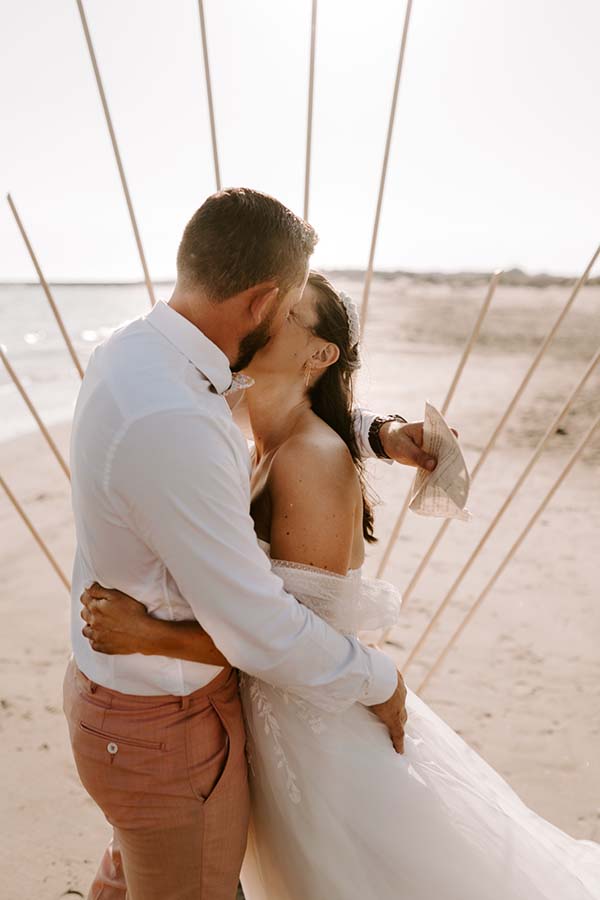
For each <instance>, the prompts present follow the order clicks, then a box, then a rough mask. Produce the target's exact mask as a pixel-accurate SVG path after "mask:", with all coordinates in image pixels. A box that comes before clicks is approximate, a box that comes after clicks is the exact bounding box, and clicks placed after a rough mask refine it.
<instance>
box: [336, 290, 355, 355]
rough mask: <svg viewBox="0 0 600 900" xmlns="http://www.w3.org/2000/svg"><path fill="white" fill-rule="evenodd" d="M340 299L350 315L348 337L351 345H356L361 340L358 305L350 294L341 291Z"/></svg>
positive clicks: (348, 315)
mask: <svg viewBox="0 0 600 900" xmlns="http://www.w3.org/2000/svg"><path fill="white" fill-rule="evenodd" d="M338 296H339V298H340V301H341V303H342V305H343V307H344V309H345V310H346V316H347V317H348V338H349V341H350V346H351V347H355V346H356V345H357V344H358V342H359V340H360V317H359V315H358V306H357V305H356V303H355V302H354V300H353V299H352V297H349V296H348V294H345V293H344V292H343V291H340V292H339V294H338Z"/></svg>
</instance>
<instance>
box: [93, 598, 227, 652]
mask: <svg viewBox="0 0 600 900" xmlns="http://www.w3.org/2000/svg"><path fill="white" fill-rule="evenodd" d="M81 602H82V604H83V609H82V611H81V618H82V619H84V620H85V623H86V624H85V627H84V628H83V634H84V635H85V637H86V638H87V639H88V640H89V642H90V644H91V645H92V649H93V650H96V651H97V652H98V653H109V654H114V653H123V654H127V653H143V654H145V655H146V656H169V657H171V658H172V659H187V660H191V662H199V663H204V664H205V665H208V666H227V665H229V663H228V661H227V659H226V658H225V657H224V656H223V654H222V653H221V651H220V650H219V649H218V648H217V647H215V644H214V642H213V640H212V638H211V636H210V635H209V634H207V633H206V632H205V631H204V629H203V628H202V627H201V626H200V625H199V624H198V622H196V621H194V620H192V621H185V622H165V621H164V620H163V619H155V618H154V617H153V616H151V615H149V614H148V610H147V609H146V607H145V606H144V604H143V603H138V601H137V600H134V598H133V597H130V596H129V595H128V594H124V593H123V592H122V591H115V590H110V589H109V588H104V587H102V586H101V585H99V584H97V583H94V584H93V585H92V586H91V587H89V588H87V590H85V591H84V592H83V594H82V595H81Z"/></svg>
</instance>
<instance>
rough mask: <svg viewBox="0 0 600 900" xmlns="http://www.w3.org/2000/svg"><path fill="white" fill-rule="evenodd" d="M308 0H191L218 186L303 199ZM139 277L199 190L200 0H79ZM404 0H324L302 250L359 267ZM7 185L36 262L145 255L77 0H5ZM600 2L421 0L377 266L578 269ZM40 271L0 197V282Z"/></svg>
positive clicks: (0, 99)
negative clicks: (206, 58) (206, 68)
mask: <svg viewBox="0 0 600 900" xmlns="http://www.w3.org/2000/svg"><path fill="white" fill-rule="evenodd" d="M310 5H311V4H310V0H205V9H206V16H207V27H208V37H209V48H210V57H211V68H212V78H213V89H214V100H215V109H216V119H217V129H218V140H219V148H220V157H221V171H222V178H223V183H224V184H225V185H247V186H250V187H255V188H258V189H261V190H264V191H268V192H270V193H272V194H274V195H275V196H277V197H279V198H280V199H281V200H282V201H283V202H285V203H287V204H288V205H289V206H291V207H292V208H293V209H294V210H296V211H297V212H300V213H301V212H302V197H303V179H304V143H305V128H306V106H307V74H308V49H309V26H310ZM85 7H86V11H87V14H88V21H89V24H90V28H91V31H92V36H93V39H94V43H95V46H96V51H97V54H98V59H99V64H100V69H101V72H102V75H103V79H104V84H105V88H106V91H107V95H108V100H109V104H110V107H111V111H112V114H113V120H114V124H115V128H116V132H117V137H118V139H119V143H120V146H121V152H122V156H123V160H124V165H125V170H126V172H127V175H128V178H129V184H130V189H131V193H132V196H133V201H134V206H135V208H136V212H137V216H138V222H139V225H140V230H141V233H142V239H143V242H144V246H145V249H146V255H147V258H148V263H149V267H150V271H151V274H152V276H153V277H154V278H156V279H159V278H169V277H172V276H173V274H174V270H175V265H174V262H175V252H176V247H177V243H178V240H179V237H180V234H181V231H182V229H183V226H184V225H185V222H186V221H187V219H188V218H189V217H190V215H191V214H192V213H193V211H194V210H195V209H196V208H197V207H198V206H199V205H200V203H201V202H202V201H203V199H204V198H205V197H206V196H207V195H208V194H209V193H211V192H212V191H213V190H214V174H213V166H212V155H211V148H210V132H209V122H208V113H207V104H206V95H205V88H204V75H203V69H202V56H201V44H200V29H199V22H198V6H197V3H196V0H85ZM404 8H405V5H404V2H403V0H370V2H365V0H319V21H318V37H317V60H316V86H315V91H316V93H315V118H314V145H313V179H312V192H311V209H310V219H311V221H312V223H313V224H314V225H315V227H316V228H317V231H318V232H319V234H320V237H321V242H320V244H319V247H318V249H317V254H316V256H315V260H314V262H315V264H316V265H320V266H323V267H336V266H337V267H351V268H363V267H364V266H365V265H366V261H367V258H368V250H369V242H370V234H371V228H372V223H373V215H374V210H375V201H376V191H377V186H378V181H379V174H380V169H381V160H382V156H383V148H384V141H385V134H386V128H387V118H388V113H389V105H390V100H391V94H392V88H393V79H394V73H395V67H396V63H397V57H398V50H399V45H400V37H401V31H402V22H403V17H404ZM0 35H1V37H0V46H1V53H0V109H1V121H2V140H1V141H0V189H1V191H2V195H5V194H6V193H7V192H8V191H10V192H11V193H12V195H13V198H14V200H15V202H16V204H17V207H18V208H19V211H20V213H21V216H22V218H23V220H24V222H25V224H26V227H27V228H28V230H29V233H30V237H31V239H32V242H33V244H34V247H35V248H36V250H37V252H38V254H39V257H40V262H41V264H42V266H43V268H44V270H45V273H46V275H47V276H48V278H50V279H67V280H71V279H73V280H74V279H102V278H107V279H115V280H119V279H136V278H138V277H141V269H140V265H139V260H138V257H137V254H136V250H135V245H134V241H133V237H132V233H131V228H130V224H129V219H128V216H127V212H126V208H125V203H124V200H123V196H122V193H121V187H120V183H119V180H118V176H117V171H116V167H115V163H114V159H113V156H112V149H111V147H110V143H109V140H108V135H107V130H106V126H105V122H104V118H103V115H102V110H101V106H100V102H99V99H98V96H97V92H96V86H95V83H94V80H93V74H92V69H91V65H90V62H89V58H88V55H87V49H86V46H85V42H84V39H83V32H82V29H81V25H80V22H79V16H78V13H77V7H76V3H75V0H0ZM599 37H600V4H599V3H598V2H596V0H569V2H565V0H500V2H499V0H414V6H413V16H412V22H411V27H410V32H409V37H408V46H407V54H406V60H405V67H404V76H403V80H402V85H401V89H400V98H399V102H398V109H397V115H396V125H395V132H394V141H393V145H392V153H391V158H390V166H389V174H388V182H387V189H386V194H385V199H384V207H383V216H382V221H381V229H380V239H379V244H378V250H377V255H376V260H375V264H376V268H388V269H390V268H403V269H416V270H427V269H440V270H458V269H476V270H490V269H493V268H496V267H499V266H502V267H511V266H521V267H523V268H525V269H527V270H528V271H541V270H545V271H550V272H556V273H567V274H577V273H579V272H580V271H581V270H582V269H583V268H584V267H585V264H586V263H587V261H588V259H589V257H590V256H591V254H592V253H593V250H594V248H595V246H596V245H597V244H598V242H600V126H599V121H598V120H599V117H598V97H599V96H600V53H599V52H598V39H599ZM18 278H24V279H27V280H29V279H34V278H35V275H34V272H33V270H32V267H31V264H30V262H29V258H28V256H27V255H26V251H25V249H24V247H23V246H22V243H21V239H20V237H19V235H18V233H17V231H16V226H15V225H14V222H13V220H12V216H11V214H10V211H9V209H8V206H7V204H6V202H5V200H4V197H3V196H2V197H1V198H0V279H18Z"/></svg>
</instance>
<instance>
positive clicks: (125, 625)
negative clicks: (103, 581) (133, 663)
mask: <svg viewBox="0 0 600 900" xmlns="http://www.w3.org/2000/svg"><path fill="white" fill-rule="evenodd" d="M81 602H82V604H83V609H82V611H81V618H82V619H84V621H85V623H86V625H85V627H84V628H83V630H82V631H83V634H84V635H85V637H86V638H87V639H88V640H89V642H90V644H91V645H92V649H93V650H96V651H97V652H98V653H109V654H113V653H143V652H146V650H147V646H148V636H146V631H148V632H150V629H149V628H148V623H149V622H150V621H152V620H151V619H150V616H149V615H148V611H147V609H146V607H145V606H144V604H143V603H138V601H137V600H134V599H133V597H130V596H129V595H128V594H123V593H122V592H121V591H113V590H109V589H108V588H103V587H102V586H101V585H99V584H97V583H94V584H93V585H92V586H91V587H89V588H87V590H85V591H84V592H83V594H82V595H81Z"/></svg>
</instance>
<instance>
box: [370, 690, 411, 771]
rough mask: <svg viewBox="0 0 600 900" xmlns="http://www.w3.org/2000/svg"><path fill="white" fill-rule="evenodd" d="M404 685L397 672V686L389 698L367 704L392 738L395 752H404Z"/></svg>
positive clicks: (405, 716)
mask: <svg viewBox="0 0 600 900" xmlns="http://www.w3.org/2000/svg"><path fill="white" fill-rule="evenodd" d="M405 704H406V687H405V685H404V679H403V678H402V675H401V674H400V672H398V686H397V687H396V690H395V691H394V693H393V694H392V696H391V697H390V699H389V700H386V702H385V703H377V704H376V705H375V706H369V707H368V708H369V709H370V710H371V712H374V713H375V715H376V716H377V717H378V718H379V719H381V721H382V722H383V724H384V725H385V726H386V728H387V730H388V731H389V733H390V737H391V739H392V744H393V745H394V749H395V751H396V753H404V726H405V725H406V719H407V715H406V705H405Z"/></svg>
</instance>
